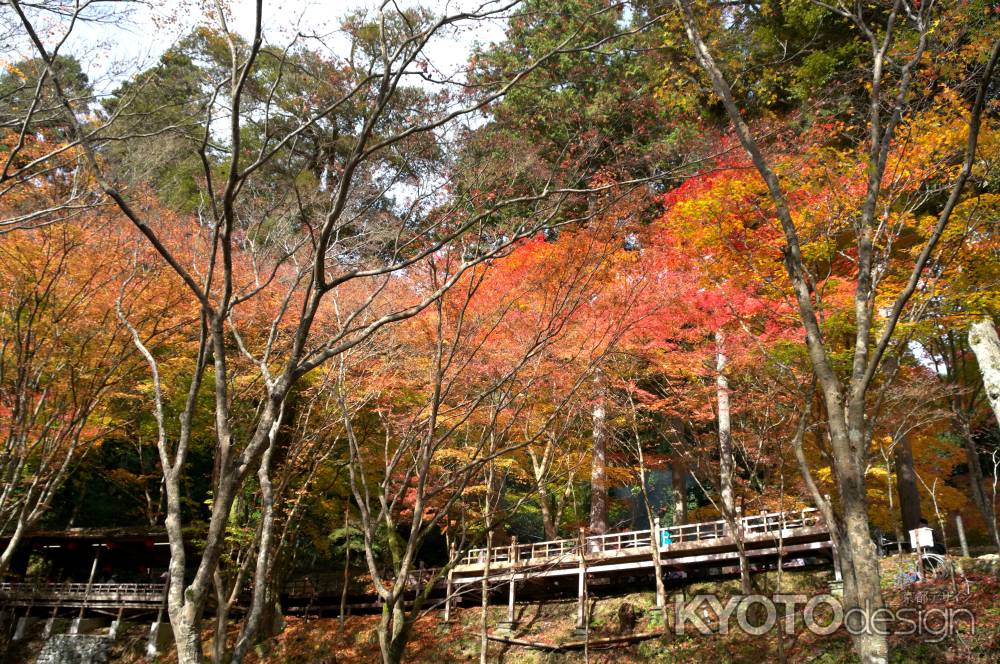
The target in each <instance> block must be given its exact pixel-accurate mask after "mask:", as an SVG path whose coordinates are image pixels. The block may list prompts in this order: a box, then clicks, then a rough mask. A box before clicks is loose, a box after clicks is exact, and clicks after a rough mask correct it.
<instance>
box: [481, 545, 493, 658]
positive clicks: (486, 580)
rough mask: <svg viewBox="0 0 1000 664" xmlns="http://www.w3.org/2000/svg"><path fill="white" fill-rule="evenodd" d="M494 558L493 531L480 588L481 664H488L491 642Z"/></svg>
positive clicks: (487, 547) (487, 548)
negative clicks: (491, 585)
mask: <svg viewBox="0 0 1000 664" xmlns="http://www.w3.org/2000/svg"><path fill="white" fill-rule="evenodd" d="M492 556H493V531H492V530H491V531H489V532H488V533H486V562H485V564H484V565H483V580H482V585H481V587H480V593H481V595H482V610H481V611H480V614H479V664H486V659H487V657H488V655H489V648H490V642H489V638H488V631H487V629H488V627H489V606H490V558H491V557H492Z"/></svg>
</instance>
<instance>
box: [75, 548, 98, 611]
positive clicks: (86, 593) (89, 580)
mask: <svg viewBox="0 0 1000 664" xmlns="http://www.w3.org/2000/svg"><path fill="white" fill-rule="evenodd" d="M94 546H95V547H97V548H96V549H95V550H94V562H93V563H91V565H90V576H89V577H87V588H86V590H84V591H83V603H82V604H81V606H80V613H79V614H78V615H77V617H78V618H82V617H83V612H84V611H85V610H86V609H87V600H88V599H89V598H90V588H91V586H93V585H94V574H95V573H97V558H98V556H100V555H101V544H100V543H97V544H95V545H94Z"/></svg>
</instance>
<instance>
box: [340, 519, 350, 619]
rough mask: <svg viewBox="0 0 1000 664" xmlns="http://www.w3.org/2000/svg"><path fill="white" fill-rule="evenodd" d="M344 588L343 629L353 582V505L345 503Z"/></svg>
mask: <svg viewBox="0 0 1000 664" xmlns="http://www.w3.org/2000/svg"><path fill="white" fill-rule="evenodd" d="M344 503H345V504H344V587H343V588H342V589H341V591H340V625H341V626H342V627H343V625H344V618H345V616H346V615H347V585H348V582H349V581H350V580H351V576H350V574H351V531H350V527H351V521H350V517H351V504H350V502H349V501H346V500H345V501H344Z"/></svg>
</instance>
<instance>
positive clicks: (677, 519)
mask: <svg viewBox="0 0 1000 664" xmlns="http://www.w3.org/2000/svg"><path fill="white" fill-rule="evenodd" d="M670 493H671V498H672V502H673V512H674V520H673V525H675V526H677V525H682V524H685V523H687V467H686V466H685V465H684V460H683V459H680V458H678V459H675V460H674V461H672V462H671V464H670Z"/></svg>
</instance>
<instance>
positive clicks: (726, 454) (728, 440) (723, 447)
mask: <svg viewBox="0 0 1000 664" xmlns="http://www.w3.org/2000/svg"><path fill="white" fill-rule="evenodd" d="M715 344H716V355H715V372H716V373H715V398H716V403H717V405H718V410H719V484H720V492H721V494H722V515H723V517H724V518H725V519H726V522H727V523H728V524H729V530H730V532H731V533H732V536H733V540H734V541H735V542H736V551H737V553H738V555H739V558H740V589H741V590H742V591H743V594H744V595H749V594H751V593H752V592H753V588H752V587H751V585H750V561H749V560H747V554H746V549H745V547H744V546H743V529H742V528H741V527H740V526H741V523H740V518H739V515H737V514H736V497H735V494H734V492H733V466H734V463H733V431H732V423H731V421H730V409H729V380H728V379H727V378H726V364H727V363H728V360H727V358H726V354H725V335H724V334H723V332H722V331H721V330H717V331H716V333H715Z"/></svg>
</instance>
